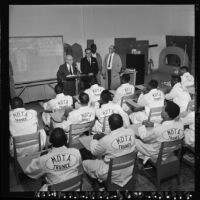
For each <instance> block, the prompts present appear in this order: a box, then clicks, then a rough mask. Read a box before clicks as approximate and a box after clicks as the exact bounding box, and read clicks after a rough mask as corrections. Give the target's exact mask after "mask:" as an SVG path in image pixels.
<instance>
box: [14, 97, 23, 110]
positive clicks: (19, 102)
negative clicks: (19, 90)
mask: <svg viewBox="0 0 200 200" xmlns="http://www.w3.org/2000/svg"><path fill="white" fill-rule="evenodd" d="M23 107H24V103H23V100H22V99H21V98H20V97H14V98H12V99H11V108H12V109H15V108H23Z"/></svg>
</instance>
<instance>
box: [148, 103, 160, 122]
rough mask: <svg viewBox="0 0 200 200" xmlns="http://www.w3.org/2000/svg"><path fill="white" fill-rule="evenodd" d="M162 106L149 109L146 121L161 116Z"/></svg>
mask: <svg viewBox="0 0 200 200" xmlns="http://www.w3.org/2000/svg"><path fill="white" fill-rule="evenodd" d="M162 109H163V106H160V107H155V108H151V109H150V112H149V116H148V121H150V119H151V117H157V116H161V112H162Z"/></svg>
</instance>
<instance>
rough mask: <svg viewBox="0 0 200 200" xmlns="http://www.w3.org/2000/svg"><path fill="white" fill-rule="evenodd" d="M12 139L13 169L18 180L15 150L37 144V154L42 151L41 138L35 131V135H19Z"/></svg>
mask: <svg viewBox="0 0 200 200" xmlns="http://www.w3.org/2000/svg"><path fill="white" fill-rule="evenodd" d="M12 138H13V150H14V168H15V174H16V177H17V181H19V180H18V173H17V159H18V155H17V149H18V148H26V147H30V146H33V145H37V144H38V152H39V151H41V150H42V147H41V136H40V132H39V131H37V132H36V133H32V134H27V135H19V136H12Z"/></svg>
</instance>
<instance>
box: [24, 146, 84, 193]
mask: <svg viewBox="0 0 200 200" xmlns="http://www.w3.org/2000/svg"><path fill="white" fill-rule="evenodd" d="M81 163H82V161H81V155H80V152H79V150H77V149H75V148H67V147H66V146H62V147H59V148H52V149H51V150H50V151H49V152H48V153H47V154H46V155H43V156H41V157H39V158H35V159H33V160H32V161H31V163H30V164H29V165H28V166H27V167H26V169H25V173H26V174H27V175H28V176H29V177H31V178H35V179H37V178H40V177H41V176H45V178H46V181H47V183H48V184H56V183H59V182H62V181H65V180H67V179H70V178H73V177H74V176H76V175H78V166H79V165H81ZM43 189H44V190H47V185H45V187H43Z"/></svg>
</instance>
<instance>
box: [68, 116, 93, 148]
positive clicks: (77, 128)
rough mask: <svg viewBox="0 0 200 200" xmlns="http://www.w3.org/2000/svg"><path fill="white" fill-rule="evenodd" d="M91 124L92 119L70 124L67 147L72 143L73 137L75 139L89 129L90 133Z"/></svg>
mask: <svg viewBox="0 0 200 200" xmlns="http://www.w3.org/2000/svg"><path fill="white" fill-rule="evenodd" d="M93 125H94V120H93V121H91V122H86V123H83V124H71V125H70V131H69V147H70V146H71V145H72V140H73V139H75V140H76V139H77V138H78V137H79V136H81V135H82V134H83V133H84V132H86V131H89V135H90V134H91V130H92V127H93Z"/></svg>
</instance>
